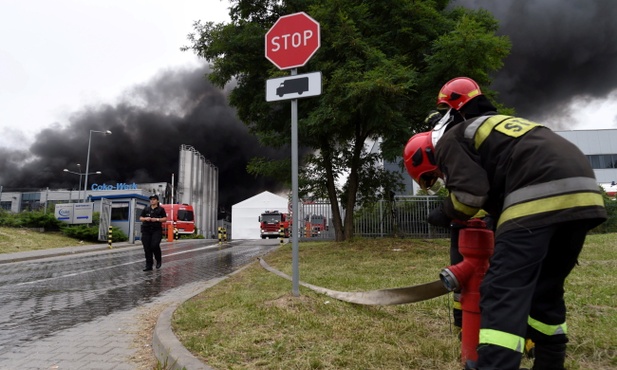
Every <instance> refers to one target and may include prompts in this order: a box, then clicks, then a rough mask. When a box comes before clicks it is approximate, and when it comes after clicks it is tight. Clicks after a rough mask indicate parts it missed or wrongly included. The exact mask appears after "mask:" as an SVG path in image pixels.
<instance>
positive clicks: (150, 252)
mask: <svg viewBox="0 0 617 370" xmlns="http://www.w3.org/2000/svg"><path fill="white" fill-rule="evenodd" d="M139 221H141V242H142V244H143V246H144V253H145V254H146V267H145V268H144V271H152V266H153V265H154V259H156V268H157V269H158V268H161V264H162V263H163V258H162V256H161V239H162V238H163V226H162V225H163V223H165V221H167V213H165V210H164V209H163V207H161V206H160V205H159V197H158V195H156V194H155V195H151V196H150V205H149V206H148V207H146V208H144V209H143V211H141V216H140V217H139ZM153 256H154V258H153Z"/></svg>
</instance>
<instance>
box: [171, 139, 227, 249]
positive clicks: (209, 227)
mask: <svg viewBox="0 0 617 370" xmlns="http://www.w3.org/2000/svg"><path fill="white" fill-rule="evenodd" d="M177 189H178V191H177V194H178V199H177V201H176V202H177V203H187V204H190V205H192V206H193V208H194V210H195V227H197V232H198V233H200V234H202V235H203V236H204V237H206V238H213V237H214V235H215V234H216V221H217V212H216V210H217V208H218V201H219V199H218V194H219V189H218V168H217V167H216V166H215V165H213V164H212V163H211V162H210V161H208V160H207V159H206V158H205V157H204V156H203V155H201V153H199V152H198V151H197V150H196V149H195V148H193V147H192V146H190V145H184V144H182V145H180V163H179V171H178V186H177Z"/></svg>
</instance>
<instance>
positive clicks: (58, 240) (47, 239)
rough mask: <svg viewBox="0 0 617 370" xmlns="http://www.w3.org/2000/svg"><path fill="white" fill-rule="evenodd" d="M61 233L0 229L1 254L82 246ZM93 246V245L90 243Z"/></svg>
mask: <svg viewBox="0 0 617 370" xmlns="http://www.w3.org/2000/svg"><path fill="white" fill-rule="evenodd" d="M82 244H83V243H80V241H79V240H77V239H73V238H69V237H67V236H64V235H63V234H62V233H61V232H59V231H57V232H49V231H48V232H44V233H42V232H38V231H34V230H30V229H24V228H13V227H0V253H14V252H26V251H34V250H41V249H52V248H61V247H71V246H77V245H82ZM89 244H91V243H89Z"/></svg>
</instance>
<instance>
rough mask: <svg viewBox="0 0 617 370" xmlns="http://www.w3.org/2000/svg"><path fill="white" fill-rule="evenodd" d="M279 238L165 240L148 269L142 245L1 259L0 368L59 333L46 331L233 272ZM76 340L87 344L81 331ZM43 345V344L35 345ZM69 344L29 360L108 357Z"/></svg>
mask: <svg viewBox="0 0 617 370" xmlns="http://www.w3.org/2000/svg"><path fill="white" fill-rule="evenodd" d="M278 245H279V243H278V241H275V240H258V241H246V242H238V243H235V242H234V243H230V244H229V245H223V246H221V245H218V243H216V242H212V241H211V240H210V241H204V240H195V241H183V242H177V243H167V244H166V245H164V246H163V248H162V249H163V266H162V268H161V269H160V270H154V271H148V272H143V271H142V268H143V266H144V256H143V250H142V249H141V247H139V246H133V247H124V248H117V249H111V250H106V251H100V252H91V253H83V254H73V255H68V256H59V257H52V258H43V259H36V260H29V261H24V262H14V263H6V264H2V265H0V267H1V268H0V368H2V369H5V368H12V366H17V364H18V363H19V360H23V358H24V356H26V357H27V356H30V355H31V354H32V351H31V350H28V351H26V350H25V349H27V348H30V349H31V348H32V346H33V344H37V343H44V342H45V343H49V342H52V343H51V344H53V342H54V341H49V340H48V341H46V339H48V338H54V337H58V335H61V334H62V333H71V334H70V335H71V336H73V337H74V336H79V335H80V334H79V330H75V328H81V327H83V328H85V326H84V325H88V324H91V323H97V324H96V325H97V326H101V325H103V324H101V323H105V319H106V318H107V317H112V316H114V315H122V314H123V313H126V312H134V311H135V309H136V308H139V307H141V306H144V305H147V304H148V303H151V302H153V301H154V300H156V299H159V300H160V299H161V297H165V296H166V295H167V294H172V292H173V291H175V290H177V289H178V288H181V287H183V286H187V285H190V284H192V283H195V282H200V281H207V280H210V279H213V278H217V277H221V276H224V275H227V274H229V273H231V272H233V271H234V270H237V269H238V268H240V267H242V266H244V265H246V264H247V263H250V262H252V261H254V260H255V258H256V257H257V256H261V255H264V254H266V253H267V252H269V251H271V250H273V249H275V248H276V247H277V246H278ZM76 343H77V344H76V345H77V346H79V345H80V344H81V343H79V338H77V342H76ZM94 345H97V346H98V344H94ZM84 346H85V345H84ZM38 351H41V350H40V346H39V347H37V351H35V352H38ZM45 351H47V352H53V351H54V350H53V349H50V350H44V351H43V352H45ZM65 352H67V353H65V354H64V356H60V357H57V356H56V357H53V356H52V355H51V354H49V353H48V354H42V355H41V356H39V357H36V356H34V355H32V356H34V357H36V358H33V361H35V360H36V361H38V360H41V361H42V362H43V363H44V364H43V365H40V364H39V365H32V367H31V368H54V367H39V366H48V365H49V364H52V363H59V362H61V361H60V360H62V359H63V358H66V357H68V359H67V360H70V361H73V363H75V361H77V360H78V359H81V360H82V361H83V363H82V365H83V366H91V368H98V367H95V366H94V363H96V362H97V361H98V362H104V359H105V356H104V353H103V354H100V353H99V354H98V355H99V356H98V357H96V356H94V355H93V356H90V357H88V356H81V355H83V353H81V354H79V353H77V352H78V351H73V352H70V351H68V350H67V351H65ZM99 352H100V351H99ZM71 353H72V354H71ZM84 353H85V352H84ZM86 354H88V353H86ZM84 358H85V359H84ZM43 360H44V361H43ZM87 361H91V362H87ZM75 366H77V365H75ZM80 366H81V365H80ZM101 366H102V367H101V368H105V366H104V365H101ZM110 366H111V365H110ZM114 366H116V365H114ZM55 368H60V369H61V368H68V367H66V366H65V367H62V366H60V367H55ZM109 368H113V369H116V368H117V369H120V368H131V367H130V366H126V367H123V366H117V367H109Z"/></svg>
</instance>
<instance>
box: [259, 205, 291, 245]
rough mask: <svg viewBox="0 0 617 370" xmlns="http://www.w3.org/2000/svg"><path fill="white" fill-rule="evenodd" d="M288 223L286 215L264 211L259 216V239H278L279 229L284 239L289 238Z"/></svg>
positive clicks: (289, 220)
mask: <svg viewBox="0 0 617 370" xmlns="http://www.w3.org/2000/svg"><path fill="white" fill-rule="evenodd" d="M290 223H291V219H290V218H289V215H288V214H287V213H280V212H279V211H265V212H264V213H262V214H261V215H260V216H259V225H260V227H259V229H260V233H261V238H262V239H265V238H278V237H279V236H280V232H281V227H282V228H283V235H284V237H285V238H289V233H290V230H291V229H290V228H289V225H290Z"/></svg>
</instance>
